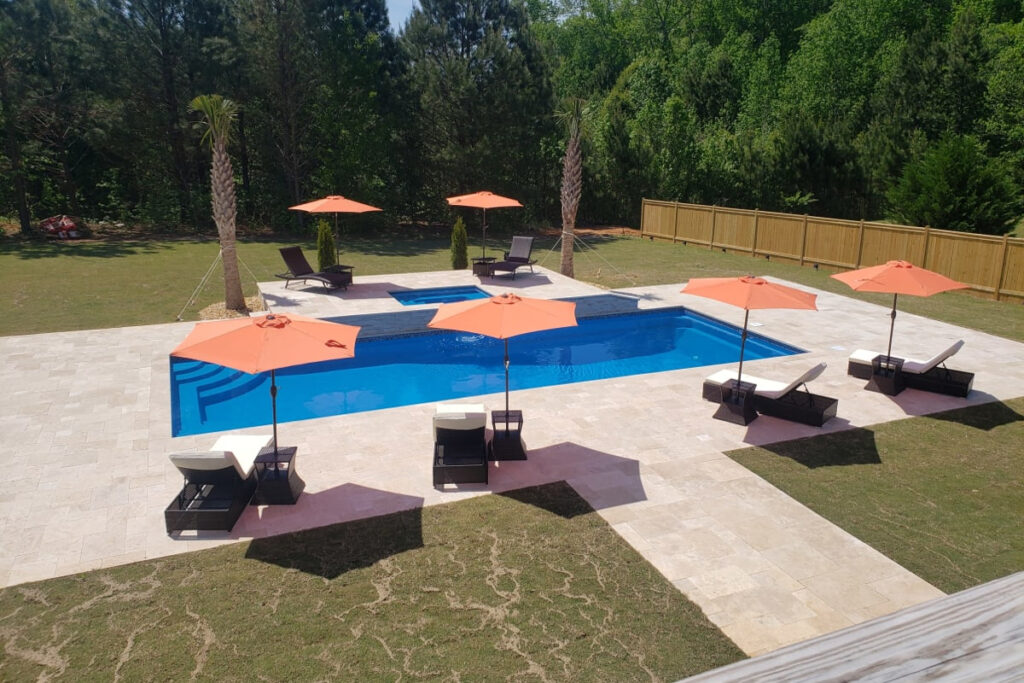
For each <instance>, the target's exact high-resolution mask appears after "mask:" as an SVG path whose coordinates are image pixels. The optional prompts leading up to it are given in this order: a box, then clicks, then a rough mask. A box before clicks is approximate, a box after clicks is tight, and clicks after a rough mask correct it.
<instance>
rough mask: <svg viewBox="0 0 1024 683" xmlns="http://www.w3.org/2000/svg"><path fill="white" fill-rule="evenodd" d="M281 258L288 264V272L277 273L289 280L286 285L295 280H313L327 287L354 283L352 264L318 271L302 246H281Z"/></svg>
mask: <svg viewBox="0 0 1024 683" xmlns="http://www.w3.org/2000/svg"><path fill="white" fill-rule="evenodd" d="M280 252H281V258H283V259H284V263H285V265H286V266H288V272H287V273H276V274H275V275H276V277H279V278H283V279H284V280H287V282H286V283H285V285H284V286H285V287H287V286H288V285H290V284H291V283H292V282H293V281H295V280H301V281H302V282H308V281H310V280H312V281H313V282H316V283H318V284H320V285H322V286H323V287H325V288H327V289H337V288H338V287H340V288H342V289H347V288H348V286H349V285H350V284H352V266H331V267H330V268H329V269H328V270H322V271H320V272H316V271H314V270H313V268H312V267H311V266H310V265H309V261H307V260H306V256H305V254H303V253H302V248H301V247H281V249H280Z"/></svg>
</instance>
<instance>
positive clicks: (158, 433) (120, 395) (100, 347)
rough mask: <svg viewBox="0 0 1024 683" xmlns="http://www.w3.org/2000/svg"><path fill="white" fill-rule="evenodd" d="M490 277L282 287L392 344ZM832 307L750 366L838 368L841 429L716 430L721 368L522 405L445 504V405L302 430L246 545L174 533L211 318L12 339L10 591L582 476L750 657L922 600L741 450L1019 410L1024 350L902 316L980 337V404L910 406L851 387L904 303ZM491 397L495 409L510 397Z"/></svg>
mask: <svg viewBox="0 0 1024 683" xmlns="http://www.w3.org/2000/svg"><path fill="white" fill-rule="evenodd" d="M478 282H479V280H478V279H477V278H473V277H472V276H470V275H469V274H468V273H451V272H445V273H418V274H408V275H389V276H375V277H365V278H363V277H356V282H355V284H354V285H353V286H352V287H351V288H350V289H349V290H348V291H347V292H340V293H333V294H324V293H322V291H321V290H317V289H313V288H310V289H302V288H300V287H294V286H293V288H292V289H290V290H289V289H285V288H284V287H283V285H282V284H281V283H263V284H262V285H261V287H262V288H263V290H264V292H265V295H266V298H267V300H268V302H269V304H270V306H271V308H272V309H273V310H275V311H279V312H286V311H295V312H299V313H303V314H308V315H315V316H319V317H331V318H333V319H338V320H345V321H346V322H356V323H358V324H363V325H364V326H365V330H366V334H370V335H372V334H393V333H397V332H401V331H404V330H408V329H415V328H416V327H419V326H421V325H422V324H423V323H424V322H425V319H428V318H429V315H430V314H431V312H432V310H433V307H432V306H426V307H412V308H409V309H406V310H402V307H401V306H400V305H399V304H397V302H395V301H394V300H393V299H392V298H391V297H390V295H388V294H387V291H389V289H397V288H417V287H432V286H439V285H442V284H469V283H474V284H476V283H478ZM482 286H483V287H484V288H485V289H488V290H489V291H492V292H495V293H498V292H503V291H508V290H510V289H515V290H518V291H521V292H523V293H524V294H528V295H531V296H541V297H548V298H552V297H566V298H574V299H575V300H577V301H578V302H579V311H580V314H581V315H593V314H600V313H602V312H617V311H621V310H631V309H635V308H640V309H645V308H656V307H663V306H676V305H685V306H688V307H690V308H692V309H695V310H697V311H700V312H702V313H706V314H708V315H712V316H715V317H717V318H720V319H723V320H725V321H728V322H732V323H734V324H738V323H739V322H741V321H742V312H741V311H739V310H738V309H735V308H732V307H730V306H727V305H725V304H718V303H716V302H713V301H709V300H706V299H700V298H697V297H691V296H687V295H683V294H680V293H679V289H681V285H666V286H657V287H642V288H633V289H628V290H617V291H612V292H609V291H603V290H598V289H595V288H593V287H589V286H587V285H583V284H580V283H578V282H575V281H572V280H567V279H566V278H562V277H561V276H559V275H558V274H556V273H553V272H551V271H548V270H544V269H538V274H536V275H533V276H530V275H528V274H520V276H519V277H517V279H516V280H514V281H512V280H508V279H505V278H501V279H494V280H490V279H485V280H484V281H483V283H482ZM818 294H819V298H818V305H819V309H820V310H819V312H817V313H813V312H806V311H756V312H755V313H753V314H752V315H751V322H752V323H754V324H755V325H756V327H755V328H754V329H755V330H756V331H757V332H760V333H763V334H766V335H768V336H771V337H775V338H777V339H780V340H782V341H786V342H789V343H792V344H796V345H797V346H800V347H801V348H803V349H806V350H807V352H808V353H807V354H805V355H801V356H795V357H789V358H781V359H771V360H764V361H753V362H750V363H748V364H747V366H746V367H749V369H750V372H752V373H755V374H757V375H760V376H768V377H772V376H780V377H782V376H786V375H788V374H790V373H791V372H792V371H793V369H794V368H800V369H803V368H806V367H807V366H808V365H810V364H811V363H814V362H818V361H826V362H827V363H828V369H827V370H826V372H825V374H824V375H823V376H822V377H821V378H819V379H818V380H816V381H815V382H814V389H815V390H816V392H817V393H821V394H827V395H831V396H835V397H837V398H839V399H840V402H839V412H838V417H837V418H836V419H834V420H832V421H830V422H829V423H828V424H827V425H826V426H825V428H824V429H815V428H812V427H806V426H803V425H797V424H793V423H788V422H784V421H781V420H776V419H773V418H770V417H761V418H759V419H758V420H756V421H755V422H753V423H752V424H751V425H749V426H748V427H740V426H737V425H732V424H728V423H725V422H720V421H717V420H713V419H711V415H712V413H713V412H714V408H715V406H714V405H712V404H710V403H707V402H704V401H702V400H701V399H700V385H701V380H702V378H703V377H704V376H705V375H707V374H709V373H710V372H712V371H713V370H714V369H715V368H694V369H688V370H677V371H671V372H662V373H654V374H648V375H636V376H632V377H622V378H615V379H609V380H600V381H594V382H586V383H580V384H571V385H564V386H556V387H544V388H538V389H530V390H525V391H517V392H514V393H513V395H512V401H513V403H514V404H516V405H517V406H521V407H522V408H523V409H524V411H525V414H526V424H525V428H524V437H525V440H526V442H527V446H528V447H529V449H530V455H529V460H528V461H525V462H503V463H496V464H494V465H492V467H493V469H492V472H491V484H490V485H489V486H488V487H484V486H468V487H465V488H464V489H462V490H459V491H453V490H449V491H446V492H439V491H436V490H435V489H433V488H432V486H431V485H430V481H431V476H430V457H429V454H430V453H431V451H432V444H431V435H430V416H431V413H432V411H433V405H432V404H421V405H412V406H404V407H400V408H393V409H388V410H379V411H373V412H366V413H357V414H354V415H342V416H336V417H329V418H321V419H316V420H308V421H304V422H298V423H285V424H283V425H281V427H280V438H281V440H282V443H284V444H287V445H294V446H298V447H299V455H298V470H299V472H300V473H301V474H302V476H303V478H304V479H305V480H306V482H307V487H306V492H305V493H304V494H303V496H302V497H301V499H300V500H299V503H298V504H297V505H295V506H294V507H287V506H285V507H263V508H250V509H248V510H247V511H246V512H245V513H244V514H243V516H242V518H241V519H240V520H239V523H238V524H237V526H236V527H235V529H234V531H233V532H232V533H231V534H203V535H201V536H198V537H196V536H183V537H181V538H173V539H172V538H169V537H168V536H167V535H166V534H165V532H164V525H163V515H162V512H163V509H164V507H165V506H166V505H167V503H168V502H169V501H170V500H171V498H172V497H173V496H174V495H175V493H176V492H177V490H178V489H179V488H180V486H181V480H180V476H179V474H178V473H177V471H176V470H175V469H174V468H173V467H172V466H171V464H170V463H169V461H168V460H167V457H166V456H167V453H169V452H172V451H180V450H186V449H189V448H197V449H201V450H205V449H208V448H209V447H210V446H211V445H212V444H213V442H214V441H215V440H216V439H217V437H218V436H219V434H204V435H197V436H190V437H181V438H172V437H171V436H170V422H171V416H170V399H169V394H170V390H169V380H168V358H167V354H168V352H169V351H170V350H171V349H172V348H173V347H174V346H175V345H176V344H177V343H178V342H179V341H180V340H181V339H182V338H183V337H184V336H185V335H186V334H187V332H188V331H189V330H190V329H191V327H192V324H191V323H174V324H167V325H152V326H145V327H133V328H121V329H111V330H93V331H84V332H67V333H59V334H47V335H33V336H21V337H6V338H0V354H2V355H3V358H4V363H3V366H2V367H0V382H2V383H3V386H4V387H5V389H6V390H5V391H4V392H3V393H2V394H0V435H2V436H3V440H4V443H5V444H6V445H7V448H5V449H3V452H2V454H0V465H2V467H3V469H4V472H5V473H7V485H6V486H5V487H4V492H3V493H2V494H0V534H2V535H3V537H4V538H6V539H8V542H6V543H4V544H2V545H0V585H13V584H18V583H22V582H26V581H33V580H38V579H44V578H48V577H52V576H60V575H65V574H70V573H74V572H79V571H84V570H89V569H96V568H100V567H109V566H114V565H117V564H122V563H126V562H134V561H137V560H142V559H146V558H155V557H161V556H165V555H170V554H174V553H181V552H188V551H192V550H197V549H200V548H206V547H210V546H213V545H218V544H222V543H229V542H235V541H237V540H238V539H245V538H254V537H262V536H268V535H272V534H277V533H281V532H285V531H290V530H296V529H302V528H310V527H315V526H320V525H324V524H331V523H335V522H341V521H346V520H351V519H358V518H362V517H366V516H371V515H377V514H382V513H386V512H391V511H396V510H401V509H408V508H411V507H416V506H422V505H432V504H436V503H440V502H448V501H452V500H458V499H460V498H464V497H468V496H475V495H481V494H484V493H487V492H489V491H501V490H508V489H514V488H519V487H522V486H528V485H533V484H539V483H543V482H549V481H555V480H559V479H565V480H567V481H568V482H569V483H570V484H571V485H572V486H573V487H574V488H575V489H576V490H577V491H579V492H580V494H581V495H583V496H584V497H585V498H586V499H587V500H588V501H589V502H590V503H591V504H592V505H593V506H594V508H595V509H597V510H598V512H599V513H600V514H601V515H602V516H603V517H604V518H605V519H606V520H607V521H608V523H609V524H611V525H612V527H613V528H615V529H616V530H617V531H618V532H619V533H620V534H621V535H622V537H623V538H625V539H626V540H627V541H628V542H629V543H631V544H632V545H633V546H634V547H635V548H636V549H637V551H638V552H640V553H641V554H642V555H643V556H644V557H646V558H647V559H648V560H649V561H650V562H651V563H652V564H653V565H654V566H655V567H657V568H658V569H659V570H660V571H661V572H662V573H663V574H664V575H665V576H666V577H667V578H668V579H669V580H670V581H672V582H673V584H674V585H676V586H677V587H678V588H679V589H680V590H681V591H683V592H684V593H685V594H686V595H687V596H688V597H689V598H691V599H692V600H694V601H695V602H696V603H697V604H698V605H700V606H701V608H702V609H703V610H704V611H705V612H706V613H707V614H708V616H709V618H710V619H711V620H712V621H713V622H715V623H716V624H717V625H718V626H719V627H720V628H721V629H722V630H723V631H724V632H725V633H726V634H728V635H729V636H730V637H731V638H732V639H733V640H734V641H735V642H736V643H737V644H738V645H739V646H740V647H741V648H743V650H745V651H746V652H747V653H749V654H752V655H753V654H760V653H763V652H768V651H771V650H774V649H777V648H779V647H781V646H783V645H786V644H788V643H792V642H796V641H800V640H803V639H806V638H810V637H813V636H816V635H820V634H822V633H828V632H830V631H833V630H835V629H838V628H841V627H844V626H848V625H850V624H853V623H859V622H861V621H865V620H867V619H871V618H873V617H875V616H878V615H880V614H888V613H891V612H893V611H895V610H897V609H900V608H902V607H905V606H908V605H912V604H917V603H919V602H922V601H924V600H927V599H930V598H933V597H935V596H938V595H940V592H939V591H938V590H937V589H935V588H934V587H932V586H930V585H928V584H927V583H925V582H924V581H922V580H921V579H919V578H917V577H915V576H913V575H912V574H910V573H909V572H907V571H906V570H904V569H903V568H902V567H899V566H898V565H896V564H895V563H893V562H892V561H891V560H889V559H888V558H886V557H884V556H882V555H881V554H879V553H877V552H876V551H874V550H873V549H872V548H870V547H868V546H866V545H865V544H863V543H861V542H860V541H858V540H857V539H855V538H853V537H852V536H850V535H849V534H847V533H846V532H844V531H842V530H841V529H839V528H837V527H835V526H834V525H832V524H830V523H829V522H827V521H826V520H824V519H823V518H821V517H819V516H818V515H816V514H814V513H813V512H811V511H810V510H809V509H807V508H806V507H804V506H803V505H801V504H799V503H798V502H796V501H795V500H793V499H792V498H790V497H789V496H787V495H785V494H784V493H782V492H781V491H779V490H778V489H775V488H774V487H772V486H771V485H769V484H768V483H767V482H765V481H764V480H762V479H760V478H759V477H757V476H756V475H754V474H753V473H751V472H749V471H748V470H746V469H745V468H743V467H741V466H739V465H738V464H736V463H735V462H733V461H731V460H730V459H728V458H727V457H726V456H725V455H723V453H724V452H725V451H727V450H730V449H734V448H739V447H743V446H745V445H751V444H767V443H772V442H775V441H779V440H785V439H792V438H797V437H801V436H807V435H812V434H817V433H821V432H831V431H837V430H842V429H847V428H850V427H854V426H862V425H868V424H873V423H878V422H884V421H887V420H893V419H898V418H902V417H905V416H907V415H916V414H924V413H930V412H936V411H940V410H946V409H949V408H954V407H959V406H963V405H968V404H975V403H982V402H987V401H992V400H999V399H1004V398H1011V397H1013V396H1015V395H1018V394H1019V393H1020V389H1019V387H1021V386H1022V385H1024V364H1021V363H1019V362H1015V363H1007V362H1006V360H1007V359H1008V358H1021V357H1024V353H1022V351H1024V345H1021V344H1017V343H1014V342H1011V341H1007V340H1005V339H1000V338H997V337H993V336H990V335H985V334H982V333H979V332H974V331H971V330H965V329H962V328H957V327H954V326H952V325H947V324H945V323H939V322H935V321H931V320H927V319H924V318H919V317H916V316H912V315H909V314H905V313H901V314H900V316H899V318H898V320H897V330H896V342H895V348H894V351H895V352H896V353H906V354H907V355H911V356H917V357H926V356H928V355H930V353H931V352H933V351H934V350H935V349H939V348H943V347H945V346H947V345H948V344H950V343H951V342H952V341H954V340H956V339H959V338H963V339H965V340H966V342H967V343H966V345H965V346H964V348H963V350H962V351H961V352H960V353H959V354H958V355H957V356H956V358H955V360H956V362H955V364H954V365H955V366H956V367H963V368H965V369H971V370H973V371H974V372H975V373H976V379H975V383H974V387H975V391H973V392H972V393H971V395H970V396H969V397H968V398H967V399H957V398H952V397H947V396H939V395H935V394H927V393H923V392H917V391H914V390H907V391H905V392H904V393H903V394H901V395H900V396H898V397H894V398H890V397H886V396H882V395H880V394H875V393H871V392H866V391H864V390H863V389H862V386H863V382H862V381H860V380H856V379H853V378H850V377H847V376H846V374H845V370H846V364H845V359H846V356H847V355H848V354H849V352H850V351H851V350H852V349H854V348H858V347H863V348H882V345H883V344H884V342H885V340H886V336H887V333H888V310H887V309H885V308H884V307H879V306H874V305H871V304H865V303H861V302H858V301H856V300H852V299H848V298H845V297H840V296H837V295H833V294H829V293H825V292H818ZM382 312H387V313H397V314H398V315H393V316H380V315H379V314H380V313H382ZM357 350H358V349H357ZM798 371H799V370H798ZM480 400H481V401H482V402H484V403H485V404H487V405H488V406H489V407H496V406H498V405H499V404H500V403H501V402H502V400H503V397H502V396H501V395H500V394H493V395H487V396H483V397H481V398H480ZM240 431H242V432H243V433H250V434H259V433H266V432H268V431H269V427H262V428H255V429H246V430H240ZM978 438H984V435H983V434H979V437H978ZM13 539H17V540H16V542H14V541H13Z"/></svg>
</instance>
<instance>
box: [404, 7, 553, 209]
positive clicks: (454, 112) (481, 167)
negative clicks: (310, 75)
mask: <svg viewBox="0 0 1024 683" xmlns="http://www.w3.org/2000/svg"><path fill="white" fill-rule="evenodd" d="M401 44H402V47H403V49H404V51H405V54H406V56H407V59H408V60H409V65H410V66H409V78H410V80H409V84H410V93H409V95H410V97H411V98H412V99H413V100H414V102H415V110H414V111H415V114H414V119H413V120H414V125H415V126H416V129H417V138H418V143H419V153H420V159H421V161H422V164H423V166H424V167H425V168H426V169H429V173H427V174H425V176H424V179H423V189H422V198H423V199H424V200H426V201H427V202H429V203H433V204H436V205H439V204H440V200H441V198H443V197H445V196H447V195H451V194H458V193H460V192H463V191H465V192H469V191H472V190H476V189H481V188H487V189H490V190H492V191H495V192H497V193H499V194H515V195H516V196H521V197H523V198H525V200H526V201H525V202H524V203H525V204H526V205H527V206H528V207H534V209H535V210H536V208H538V207H542V206H544V205H545V204H550V203H551V198H550V197H547V196H545V194H544V193H542V192H541V189H542V187H544V186H543V185H542V184H541V183H540V182H538V181H539V180H540V179H542V178H544V177H550V176H552V175H553V173H552V170H546V169H545V168H543V167H542V166H541V163H540V161H541V159H540V158H539V155H538V150H539V148H540V146H541V143H542V140H543V139H544V137H545V135H547V134H549V132H550V131H551V130H552V122H551V117H550V114H551V111H552V97H551V84H550V73H549V68H548V65H547V62H546V60H545V57H544V53H543V50H542V49H541V47H540V45H539V44H538V43H537V41H536V39H535V38H534V36H533V33H532V31H531V29H530V24H529V19H528V17H527V14H526V12H525V9H524V7H523V5H521V4H520V3H519V2H517V1H515V0H423V2H421V3H420V6H419V7H418V8H416V9H414V10H413V13H412V16H411V17H410V19H409V22H408V24H407V25H406V27H405V31H404V32H403V34H402V37H401ZM435 213H436V212H435ZM519 213H522V212H519ZM513 215H515V214H513ZM513 220H514V218H513Z"/></svg>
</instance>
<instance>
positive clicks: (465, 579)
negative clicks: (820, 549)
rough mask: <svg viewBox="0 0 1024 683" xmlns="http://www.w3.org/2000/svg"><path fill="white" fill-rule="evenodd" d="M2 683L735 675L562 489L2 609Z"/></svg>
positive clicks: (107, 578) (704, 626)
mask: <svg viewBox="0 0 1024 683" xmlns="http://www.w3.org/2000/svg"><path fill="white" fill-rule="evenodd" d="M0 640H2V641H3V651H4V656H3V657H0V679H2V680H10V681H15V680H33V679H38V680H50V679H51V678H56V679H63V680H82V679H83V678H88V679H90V680H118V679H120V680H184V679H187V678H188V677H189V676H190V675H191V676H192V677H193V678H198V679H201V680H216V681H248V680H271V681H295V680H337V681H368V680H374V681H376V680H413V679H421V680H422V679H427V680H451V681H458V680H463V681H506V680H552V681H652V680H663V681H671V680H676V679H678V678H682V677H685V676H688V675H692V674H696V673H699V672H702V671H706V670H708V669H712V668H715V667H718V666H722V665H724V664H727V663H730V662H733V661H736V660H738V659H742V658H743V656H744V655H743V654H742V652H740V651H739V650H738V649H737V648H736V646H735V645H733V644H732V642H731V641H730V640H729V639H728V638H726V637H725V636H724V635H722V634H721V633H720V632H719V631H718V630H717V629H716V628H715V627H714V626H713V625H712V624H711V623H710V622H709V621H708V620H707V619H706V618H705V617H704V615H703V613H702V612H701V611H700V609H699V608H697V607H696V606H694V605H693V604H692V603H690V602H689V601H688V600H687V599H686V598H685V597H683V595H682V594H681V593H680V592H679V591H678V590H676V589H675V587H673V586H672V584H671V583H669V582H668V581H667V580H665V579H664V577H662V576H661V575H660V574H659V573H658V572H657V571H656V570H655V569H654V568H653V567H651V565H649V564H648V563H647V562H646V561H644V560H643V558H641V557H640V556H639V555H638V554H637V553H636V552H635V551H634V550H633V549H632V548H631V547H630V546H629V544H628V543H626V542H625V541H624V540H622V538H620V537H619V536H618V534H616V533H615V532H614V531H613V530H612V529H611V528H610V527H609V526H608V525H607V524H606V523H605V522H604V521H603V520H602V519H601V517H600V516H599V515H597V514H596V513H595V512H594V511H593V510H592V509H591V508H590V507H589V506H588V505H587V503H586V502H585V501H584V500H583V499H581V498H580V497H579V496H578V495H577V494H576V493H575V492H574V491H573V490H572V489H571V488H570V487H569V486H568V485H566V484H565V483H556V484H549V485H546V486H541V487H535V488H530V489H523V490H520V491H515V492H511V493H508V494H505V495H493V496H482V497H478V498H473V499H471V500H467V501H462V502H458V503H450V504H446V505H436V506H432V507H428V508H422V509H421V508H417V509H413V510H409V511H406V512H400V513H396V514H392V515H386V516H383V517H377V518H374V519H369V520H364V521H358V522H351V523H346V524H338V525H334V526H329V527H323V528H319V529H315V530H311V531H306V532H299V533H293V534H286V535H283V536H277V537H274V538H270V539H261V540H255V541H252V542H249V543H238V544H233V545H228V546H223V547H220V548H215V549H212V550H204V551H200V552H194V553H189V554H186V555H177V556H173V557H168V558H165V559H161V560H151V561H146V562H140V563H137V564H133V565H126V566H121V567H116V568H113V569H105V570H98V571H94V572H89V573H86V574H80V575H77V576H71V577H65V578H58V579H51V580H48V581H42V582H39V583H32V584H25V585H21V586H15V587H12V588H7V589H3V590H0Z"/></svg>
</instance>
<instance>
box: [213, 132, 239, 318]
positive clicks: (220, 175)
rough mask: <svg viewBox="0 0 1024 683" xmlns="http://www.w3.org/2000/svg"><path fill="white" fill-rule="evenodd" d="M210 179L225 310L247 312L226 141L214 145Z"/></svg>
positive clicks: (233, 180)
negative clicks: (218, 243) (243, 293)
mask: <svg viewBox="0 0 1024 683" xmlns="http://www.w3.org/2000/svg"><path fill="white" fill-rule="evenodd" d="M210 180H211V184H212V188H211V190H212V192H211V195H212V204H213V221H214V222H215V223H216V224H217V234H218V235H219V236H220V252H221V260H222V261H223V263H224V307H225V308H227V309H228V310H232V311H246V310H248V309H246V306H245V297H244V296H243V295H242V280H241V277H240V276H239V274H238V254H237V253H236V251H235V208H236V207H235V174H234V171H233V170H232V168H231V157H229V156H228V151H227V147H226V145H225V144H224V141H223V140H216V141H215V142H214V145H213V167H212V169H211V171H210Z"/></svg>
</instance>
